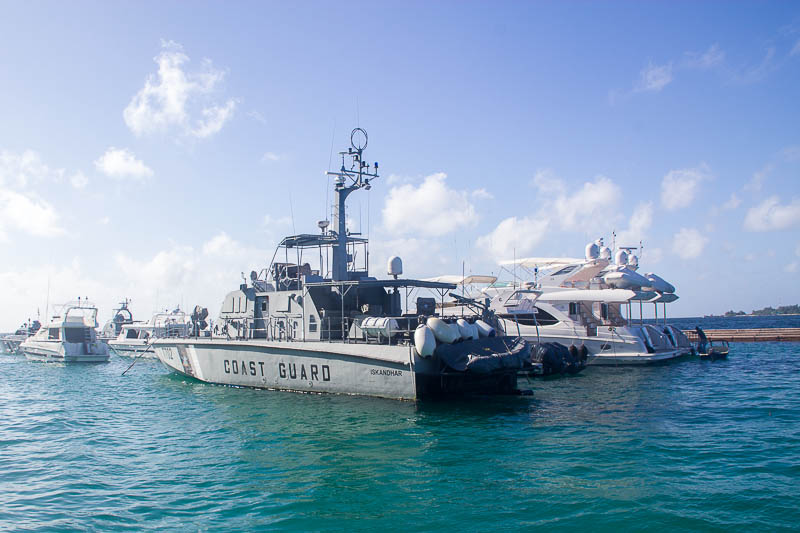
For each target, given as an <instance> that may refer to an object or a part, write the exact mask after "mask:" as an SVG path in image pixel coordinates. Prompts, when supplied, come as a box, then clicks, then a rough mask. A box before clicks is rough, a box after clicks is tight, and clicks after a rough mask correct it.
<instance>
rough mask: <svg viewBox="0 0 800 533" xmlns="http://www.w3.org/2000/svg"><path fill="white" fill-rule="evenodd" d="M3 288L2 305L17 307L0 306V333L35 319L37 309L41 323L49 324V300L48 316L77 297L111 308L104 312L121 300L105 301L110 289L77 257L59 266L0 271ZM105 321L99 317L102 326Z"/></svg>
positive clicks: (114, 296) (116, 297)
mask: <svg viewBox="0 0 800 533" xmlns="http://www.w3.org/2000/svg"><path fill="white" fill-rule="evenodd" d="M0 266H6V265H0ZM48 281H49V283H48ZM48 285H49V289H50V293H49V295H48ZM0 287H3V291H2V299H3V302H4V303H10V302H15V305H0V331H8V330H9V329H13V328H16V327H17V326H19V325H20V324H21V323H22V322H23V321H24V320H27V319H28V318H31V319H36V318H37V313H36V311H37V309H38V311H39V320H41V321H42V322H46V321H47V320H48V319H49V318H51V317H49V316H46V315H47V314H48V309H46V304H47V302H48V299H49V303H50V308H49V314H50V315H52V314H53V311H54V310H55V308H56V306H57V305H59V304H63V303H65V302H67V301H70V300H74V299H77V297H78V296H81V297H86V296H89V297H90V300H91V301H93V302H94V303H98V304H99V303H101V302H100V301H98V300H101V301H102V303H104V305H107V306H108V307H101V308H100V309H101V312H102V311H104V310H108V311H110V310H111V307H110V306H111V305H113V303H115V302H118V301H119V300H118V298H119V297H120V296H119V295H113V296H111V297H110V298H109V299H108V301H107V302H106V301H105V300H104V296H105V295H106V294H108V292H109V291H108V289H107V287H105V286H104V283H103V282H102V281H101V280H100V279H98V278H97V277H96V276H92V275H91V274H89V273H88V272H86V271H85V270H84V269H83V268H82V266H81V262H80V260H79V259H78V258H72V259H71V260H70V259H69V258H61V259H60V260H59V261H58V264H57V265H37V266H35V267H32V268H19V269H15V270H6V271H0ZM48 297H49V298H48ZM102 319H103V317H101V316H98V320H101V325H102Z"/></svg>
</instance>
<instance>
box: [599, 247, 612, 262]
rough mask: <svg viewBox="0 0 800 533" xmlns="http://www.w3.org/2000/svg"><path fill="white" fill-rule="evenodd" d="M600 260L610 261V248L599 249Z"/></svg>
mask: <svg viewBox="0 0 800 533" xmlns="http://www.w3.org/2000/svg"><path fill="white" fill-rule="evenodd" d="M600 259H609V260H610V259H611V248H609V247H608V246H603V247H602V248H600Z"/></svg>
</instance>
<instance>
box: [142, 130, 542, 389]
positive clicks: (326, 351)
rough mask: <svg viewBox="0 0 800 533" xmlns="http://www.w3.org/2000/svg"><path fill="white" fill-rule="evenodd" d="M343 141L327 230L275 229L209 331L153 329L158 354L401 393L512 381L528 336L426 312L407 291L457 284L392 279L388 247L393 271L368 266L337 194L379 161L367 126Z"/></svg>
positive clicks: (294, 379) (276, 380)
mask: <svg viewBox="0 0 800 533" xmlns="http://www.w3.org/2000/svg"><path fill="white" fill-rule="evenodd" d="M350 140H351V147H350V148H348V149H347V150H346V151H344V152H340V155H341V157H342V166H341V168H340V170H338V171H336V172H329V175H332V176H333V177H334V178H335V180H334V181H335V185H334V193H335V207H336V213H335V214H336V226H335V229H329V223H328V221H327V220H324V221H322V222H320V223H319V224H318V226H319V229H320V233H315V234H301V235H292V236H289V237H286V238H284V239H283V240H282V241H281V243H280V245H279V246H278V248H277V250H276V252H275V255H274V256H273V259H272V262H271V264H270V265H269V266H268V267H267V268H265V269H264V270H262V271H261V273H258V272H255V271H254V272H252V273H251V275H250V280H249V282H248V281H245V283H243V284H241V285H240V287H239V289H238V290H236V291H233V292H231V293H229V294H228V295H227V296H226V298H225V300H224V302H223V304H222V309H221V312H220V321H219V322H218V324H217V326H218V327H219V326H220V325H221V327H222V329H221V330H219V331H218V332H217V334H216V335H214V336H212V337H210V338H188V339H158V340H156V341H155V342H154V343H153V347H154V349H155V352H156V355H157V357H158V358H159V359H160V360H161V361H162V362H163V363H164V364H165V365H166V366H167V367H168V368H170V369H171V370H173V371H175V372H178V373H180V374H184V375H187V376H192V377H194V378H197V379H199V380H202V381H206V382H212V383H220V384H228V385H239V386H248V387H261V388H271V389H282V390H294V391H304V392H330V393H343V394H357V395H367V396H378V397H386V398H396V399H408V400H416V399H423V398H426V397H430V396H435V395H440V394H446V393H462V392H480V393H510V392H514V391H516V382H517V379H516V378H517V372H518V371H519V370H521V369H522V368H523V367H524V366H525V365H526V364H530V363H529V362H530V350H531V348H530V345H529V344H528V343H527V342H525V341H524V340H522V339H518V338H515V339H511V338H504V337H490V336H489V335H492V334H493V333H494V330H493V329H492V328H491V327H490V326H489V325H488V324H486V323H485V322H483V321H479V322H481V324H482V327H478V326H477V325H475V324H471V325H470V326H474V327H467V328H465V330H464V331H465V332H466V333H464V334H463V335H462V334H461V330H460V329H459V328H458V326H456V325H455V324H448V323H447V322H446V321H445V320H441V319H439V318H436V317H434V316H433V315H435V314H436V302H435V299H434V298H426V297H418V298H416V301H415V302H409V296H410V295H411V294H415V293H418V291H421V290H425V291H432V293H433V294H439V295H440V296H442V297H443V296H444V294H446V293H447V292H448V291H450V290H453V289H455V287H456V285H455V284H453V283H447V282H437V281H424V280H414V279H403V278H400V276H401V275H402V262H401V261H400V259H399V258H397V257H393V258H391V259H390V260H389V263H388V268H387V271H388V274H389V275H391V276H392V279H382V280H381V279H376V278H374V277H371V276H370V275H369V272H368V240H367V239H366V238H364V237H362V236H360V235H358V234H354V233H350V232H348V230H347V227H346V220H347V216H346V200H347V198H348V196H349V195H350V194H351V193H353V192H355V191H358V190H361V189H367V190H368V189H369V188H370V187H371V182H372V180H374V179H376V178H378V163H374V165H370V164H369V163H367V162H366V161H365V160H364V157H363V156H364V149H365V148H366V145H367V134H366V132H365V131H364V130H362V129H360V128H356V129H355V130H353V132H352V134H351V138H350ZM312 263H313V264H314V266H313V267H312ZM412 304H416V305H412ZM485 318H487V319H490V318H489V317H485ZM483 326H485V327H483ZM458 341H461V342H458ZM453 342H457V344H452V343H453Z"/></svg>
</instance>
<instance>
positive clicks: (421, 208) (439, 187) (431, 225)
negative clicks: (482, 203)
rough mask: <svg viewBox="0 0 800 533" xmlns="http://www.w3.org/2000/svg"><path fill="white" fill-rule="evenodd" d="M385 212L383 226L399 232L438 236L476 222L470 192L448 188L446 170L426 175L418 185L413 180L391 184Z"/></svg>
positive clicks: (399, 233) (398, 234) (390, 230)
mask: <svg viewBox="0 0 800 533" xmlns="http://www.w3.org/2000/svg"><path fill="white" fill-rule="evenodd" d="M382 214H383V226H384V228H385V229H386V230H387V231H388V232H389V233H391V234H393V235H396V236H400V235H408V234H421V235H426V236H436V237H438V236H441V235H445V234H447V233H450V232H452V231H455V230H456V229H458V228H463V227H470V226H474V225H475V223H476V222H477V214H476V212H475V207H474V206H473V205H472V203H470V201H469V195H468V194H467V193H466V192H463V191H457V190H455V189H450V188H448V187H447V174H445V173H443V172H439V173H437V174H431V175H430V176H427V177H426V178H425V179H424V180H423V182H422V183H421V184H420V185H419V186H418V187H415V186H414V185H412V184H405V185H400V186H398V187H392V188H391V189H390V190H389V194H388V196H387V197H386V202H385V204H384V207H383V212H382Z"/></svg>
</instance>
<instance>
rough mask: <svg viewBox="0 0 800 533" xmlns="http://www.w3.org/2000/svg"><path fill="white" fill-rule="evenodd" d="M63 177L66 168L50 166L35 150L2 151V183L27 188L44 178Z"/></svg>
mask: <svg viewBox="0 0 800 533" xmlns="http://www.w3.org/2000/svg"><path fill="white" fill-rule="evenodd" d="M63 177H64V169H61V168H58V169H53V168H50V167H48V166H47V165H45V164H44V163H43V162H42V158H41V157H40V156H39V154H38V153H37V152H35V151H34V150H25V151H24V152H22V153H21V154H16V153H14V152H9V151H6V150H3V151H0V185H9V186H15V187H18V188H25V187H27V186H28V185H29V184H38V183H40V182H42V181H44V180H52V181H60V180H61V179H62V178H63Z"/></svg>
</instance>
